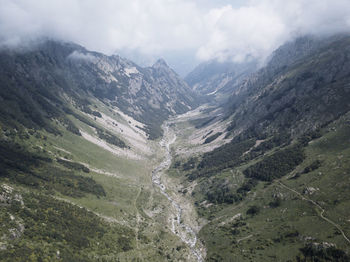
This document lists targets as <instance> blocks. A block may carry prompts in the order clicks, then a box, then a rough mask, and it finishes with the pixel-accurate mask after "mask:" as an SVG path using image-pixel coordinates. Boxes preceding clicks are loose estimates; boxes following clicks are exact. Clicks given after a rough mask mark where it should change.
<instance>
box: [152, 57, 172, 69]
mask: <svg viewBox="0 0 350 262" xmlns="http://www.w3.org/2000/svg"><path fill="white" fill-rule="evenodd" d="M152 68H155V69H158V68H167V69H168V68H169V66H168V64H167V63H166V62H165V60H164V59H162V58H160V59H158V60H157V62H155V63H154V64H153V66H152Z"/></svg>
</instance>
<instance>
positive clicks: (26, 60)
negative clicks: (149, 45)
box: [0, 35, 350, 262]
mask: <svg viewBox="0 0 350 262" xmlns="http://www.w3.org/2000/svg"><path fill="white" fill-rule="evenodd" d="M349 50H350V37H349V35H336V36H332V37H328V38H318V37H312V36H306V37H302V38H298V39H295V40H294V41H291V42H288V43H286V44H285V45H282V46H280V47H279V48H278V49H276V50H275V52H274V53H273V54H272V56H271V58H270V60H269V61H268V62H267V64H266V65H264V66H263V67H261V68H258V66H257V63H256V61H251V62H250V63H244V64H242V65H240V64H237V63H233V64H232V63H227V64H223V65H220V63H218V62H215V61H213V62H209V63H204V64H203V65H200V66H199V67H198V68H197V69H196V70H194V72H193V73H192V74H189V76H188V77H187V78H186V81H187V83H186V82H185V81H184V80H183V79H181V78H180V77H179V76H178V75H177V74H176V73H175V72H174V71H173V70H172V69H171V68H170V67H169V66H168V65H167V64H166V62H165V61H164V60H158V61H157V62H156V63H155V64H154V65H153V66H150V67H144V68H142V67H139V66H137V65H136V64H134V63H133V62H131V61H129V60H127V59H124V58H121V57H119V56H116V55H111V56H107V55H104V54H101V53H97V52H92V51H88V50H87V49H85V48H84V47H82V46H79V45H75V44H73V43H62V42H55V41H51V40H49V41H43V42H39V43H37V44H36V45H34V46H33V47H31V49H29V50H26V51H25V52H22V51H19V50H7V49H3V50H0V51H1V52H0V58H1V60H0V79H1V81H2V84H1V88H0V101H1V103H0V174H1V176H0V206H1V209H0V219H1V227H0V260H1V261H28V259H29V261H106V262H109V261H160V262H161V261H183V262H186V261H191V262H192V261H193V262H204V261H239V262H240V261H242V262H245V261H257V262H259V261H261V262H264V261H266V262H271V261H288V262H300V261H302V262H309V261H319V262H325V261H339V262H345V261H349V259H350V258H349V253H350V241H349V238H350V209H349V206H350V195H349V186H350V176H349V174H350V173H349V172H350V146H349V145H350V104H349V97H350V88H349V81H350V74H349V70H350V56H349V52H350V51H349Z"/></svg>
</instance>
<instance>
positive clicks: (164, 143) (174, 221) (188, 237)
mask: <svg viewBox="0 0 350 262" xmlns="http://www.w3.org/2000/svg"><path fill="white" fill-rule="evenodd" d="M169 124H170V123H169V122H165V124H163V126H162V127H163V130H164V136H163V138H162V140H161V141H160V146H161V147H162V148H164V149H165V158H164V160H163V161H162V162H161V163H160V164H159V165H158V166H157V167H156V168H155V169H154V170H153V171H152V183H153V184H154V185H155V186H156V187H158V188H159V189H160V192H161V193H162V194H163V195H164V196H165V197H166V198H167V199H168V200H169V202H170V203H171V205H172V207H173V209H174V214H173V215H172V216H171V231H172V232H173V233H174V234H175V235H177V236H178V237H179V238H180V239H181V240H182V241H183V242H184V243H185V244H186V245H187V246H188V247H189V248H190V250H191V252H192V254H193V255H194V256H195V257H196V258H197V261H198V262H203V258H202V255H201V252H200V250H199V249H197V248H196V243H197V235H196V232H195V231H194V230H193V229H192V228H191V227H190V226H189V225H187V224H185V223H184V222H183V221H182V219H181V217H182V212H183V209H182V208H181V206H180V204H179V203H177V202H176V201H175V200H174V199H173V198H172V197H171V196H170V195H169V194H168V193H167V188H166V186H165V185H164V184H163V183H162V182H161V176H162V175H163V174H164V172H165V171H166V170H167V169H168V168H169V167H170V165H171V160H172V156H171V153H170V146H171V144H173V143H174V142H175V140H176V135H175V134H174V133H173V132H170V128H169Z"/></svg>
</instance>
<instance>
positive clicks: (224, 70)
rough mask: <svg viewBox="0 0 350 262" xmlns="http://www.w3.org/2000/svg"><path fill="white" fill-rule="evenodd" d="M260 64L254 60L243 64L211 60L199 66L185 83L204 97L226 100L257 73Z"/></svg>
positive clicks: (186, 78)
mask: <svg viewBox="0 0 350 262" xmlns="http://www.w3.org/2000/svg"><path fill="white" fill-rule="evenodd" d="M257 68H258V63H257V61H255V60H254V59H252V60H251V61H246V62H242V63H236V62H231V61H226V62H219V61H217V60H211V61H208V62H204V63H202V64H200V65H198V66H197V67H196V68H195V69H194V70H193V71H192V72H190V73H189V74H188V75H187V76H186V77H185V81H186V82H187V83H188V84H189V85H190V86H191V87H192V88H193V90H195V91H197V92H199V93H200V94H202V95H207V96H214V97H216V98H219V99H220V98H221V99H222V98H225V97H227V96H229V95H231V93H232V92H233V91H234V88H232V87H233V86H236V85H238V84H239V83H240V82H241V81H243V80H244V79H245V78H247V77H248V76H249V75H250V74H251V73H253V72H254V71H256V70H257Z"/></svg>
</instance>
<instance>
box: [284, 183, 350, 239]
mask: <svg viewBox="0 0 350 262" xmlns="http://www.w3.org/2000/svg"><path fill="white" fill-rule="evenodd" d="M278 183H279V186H280V187H283V188H285V189H288V190H289V191H292V192H294V193H295V194H297V195H298V196H299V197H300V198H301V199H302V200H305V201H308V202H310V203H311V204H313V205H314V206H316V207H317V208H318V209H320V210H321V212H320V214H319V215H320V217H321V218H322V219H323V220H325V221H326V222H328V223H329V224H331V225H332V226H334V227H336V228H337V229H338V230H339V232H340V233H341V234H342V236H343V237H344V239H345V241H347V242H348V243H349V244H350V239H349V238H348V237H347V236H346V235H345V233H344V231H343V230H342V228H341V227H340V226H339V225H338V224H336V223H335V222H333V221H332V220H330V219H329V218H327V217H325V216H324V215H323V214H324V212H325V210H324V209H323V208H322V207H321V206H320V205H319V204H317V203H316V202H315V201H313V200H311V199H309V198H306V197H304V196H303V195H302V194H300V193H299V192H298V191H295V190H294V189H292V188H290V187H288V186H286V185H285V184H283V183H281V182H278Z"/></svg>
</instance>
